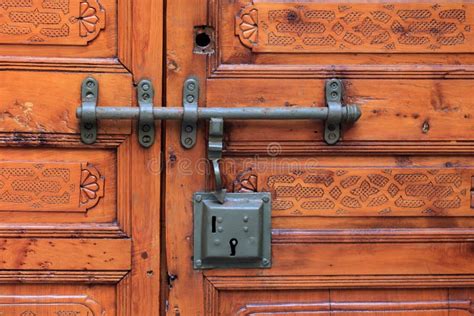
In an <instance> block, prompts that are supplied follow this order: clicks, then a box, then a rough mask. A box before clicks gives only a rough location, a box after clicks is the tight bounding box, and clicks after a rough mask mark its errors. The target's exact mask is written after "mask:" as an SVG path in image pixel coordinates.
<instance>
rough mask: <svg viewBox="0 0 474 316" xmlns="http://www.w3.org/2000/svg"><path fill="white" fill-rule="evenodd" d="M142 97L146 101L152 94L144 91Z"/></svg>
mask: <svg viewBox="0 0 474 316" xmlns="http://www.w3.org/2000/svg"><path fill="white" fill-rule="evenodd" d="M142 99H143V100H145V101H146V100H148V99H150V95H149V94H148V93H144V94H143V95H142Z"/></svg>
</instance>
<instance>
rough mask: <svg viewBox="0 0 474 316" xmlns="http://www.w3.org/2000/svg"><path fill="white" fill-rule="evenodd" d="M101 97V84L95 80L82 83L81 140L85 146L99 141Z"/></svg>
mask: <svg viewBox="0 0 474 316" xmlns="http://www.w3.org/2000/svg"><path fill="white" fill-rule="evenodd" d="M98 95H99V83H98V82H97V81H96V80H95V79H94V78H87V79H86V80H84V81H83V82H82V93H81V99H82V105H81V110H82V115H81V123H80V124H81V139H82V141H83V142H84V143H85V144H93V143H95V141H96V139H97V117H96V112H95V109H96V106H97V97H98Z"/></svg>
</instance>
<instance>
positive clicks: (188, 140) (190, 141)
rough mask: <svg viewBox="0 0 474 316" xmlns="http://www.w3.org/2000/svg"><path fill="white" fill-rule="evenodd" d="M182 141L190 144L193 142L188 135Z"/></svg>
mask: <svg viewBox="0 0 474 316" xmlns="http://www.w3.org/2000/svg"><path fill="white" fill-rule="evenodd" d="M184 143H185V144H186V145H191V144H192V143H193V140H192V138H189V137H188V138H186V139H185V140H184Z"/></svg>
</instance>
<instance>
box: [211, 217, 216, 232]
mask: <svg viewBox="0 0 474 316" xmlns="http://www.w3.org/2000/svg"><path fill="white" fill-rule="evenodd" d="M216 221H217V218H216V217H215V216H212V225H211V226H212V227H211V228H212V232H213V233H215V232H216Z"/></svg>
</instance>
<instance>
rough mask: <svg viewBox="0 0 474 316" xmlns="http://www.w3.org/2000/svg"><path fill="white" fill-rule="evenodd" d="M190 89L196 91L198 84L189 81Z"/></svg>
mask: <svg viewBox="0 0 474 316" xmlns="http://www.w3.org/2000/svg"><path fill="white" fill-rule="evenodd" d="M187 88H188V90H189V91H194V89H196V84H195V83H194V82H190V83H188V87H187Z"/></svg>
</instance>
